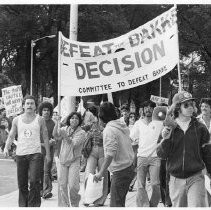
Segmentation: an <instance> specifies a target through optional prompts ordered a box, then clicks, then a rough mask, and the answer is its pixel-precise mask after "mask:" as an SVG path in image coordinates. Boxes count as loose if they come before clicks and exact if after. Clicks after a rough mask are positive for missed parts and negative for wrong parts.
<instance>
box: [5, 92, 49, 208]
mask: <svg viewBox="0 0 211 210" xmlns="http://www.w3.org/2000/svg"><path fill="white" fill-rule="evenodd" d="M23 108H24V113H23V114H21V115H19V116H17V117H15V118H14V120H13V122H12V128H11V130H10V133H9V136H8V138H7V142H6V146H5V148H4V155H5V156H8V151H9V149H10V147H11V144H12V142H13V140H14V138H15V136H16V135H18V141H17V149H16V162H17V178H18V188H19V200H18V204H19V206H20V207H40V205H41V198H40V167H41V166H40V164H41V158H42V154H41V138H42V139H43V140H44V143H45V149H46V161H47V162H48V163H49V162H50V159H51V157H50V149H49V139H48V131H47V128H46V124H45V120H44V119H43V118H42V117H40V116H39V115H37V114H36V113H35V110H36V103H35V98H34V97H33V96H31V95H27V96H25V98H24V100H23ZM28 183H29V186H28Z"/></svg>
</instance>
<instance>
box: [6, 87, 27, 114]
mask: <svg viewBox="0 0 211 210" xmlns="http://www.w3.org/2000/svg"><path fill="white" fill-rule="evenodd" d="M2 98H3V100H4V106H5V109H6V116H7V117H9V116H14V115H17V114H19V113H21V112H22V110H23V109H22V100H23V94H22V89H21V85H17V86H10V87H7V88H3V89H2Z"/></svg>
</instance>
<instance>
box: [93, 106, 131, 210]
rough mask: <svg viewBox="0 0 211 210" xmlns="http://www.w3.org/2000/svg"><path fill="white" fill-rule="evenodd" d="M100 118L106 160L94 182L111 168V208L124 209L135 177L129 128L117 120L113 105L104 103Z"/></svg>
mask: <svg viewBox="0 0 211 210" xmlns="http://www.w3.org/2000/svg"><path fill="white" fill-rule="evenodd" d="M99 118H100V120H102V122H103V123H104V125H105V128H104V131H103V146H104V154H105V158H104V161H103V164H102V167H101V169H100V171H99V172H98V173H96V174H95V176H94V180H95V181H99V180H100V179H101V178H102V176H103V174H105V171H106V170H107V169H108V168H109V171H110V172H111V173H112V179H111V189H110V194H111V199H110V206H111V207H124V206H125V201H126V195H127V193H128V190H129V186H130V183H131V181H132V179H133V176H134V170H133V160H134V153H133V149H132V145H131V141H130V137H129V128H128V127H127V125H126V124H125V123H123V122H122V121H121V120H120V119H117V115H116V110H115V107H114V105H113V104H112V103H109V102H104V103H103V104H102V105H101V106H100V110H99Z"/></svg>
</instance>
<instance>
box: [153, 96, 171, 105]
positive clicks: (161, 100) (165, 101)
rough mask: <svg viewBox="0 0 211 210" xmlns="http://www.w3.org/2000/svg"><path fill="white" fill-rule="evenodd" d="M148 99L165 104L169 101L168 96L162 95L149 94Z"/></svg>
mask: <svg viewBox="0 0 211 210" xmlns="http://www.w3.org/2000/svg"><path fill="white" fill-rule="evenodd" d="M150 100H151V101H153V102H154V103H156V104H167V105H168V102H169V99H168V98H163V97H159V96H154V95H151V97H150Z"/></svg>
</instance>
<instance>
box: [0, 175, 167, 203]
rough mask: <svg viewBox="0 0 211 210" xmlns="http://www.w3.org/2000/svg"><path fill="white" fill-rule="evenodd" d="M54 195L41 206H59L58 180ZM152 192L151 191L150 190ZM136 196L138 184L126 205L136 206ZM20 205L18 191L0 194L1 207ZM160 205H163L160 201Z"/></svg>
mask: <svg viewBox="0 0 211 210" xmlns="http://www.w3.org/2000/svg"><path fill="white" fill-rule="evenodd" d="M83 176H84V174H83V173H81V183H80V192H79V193H80V194H81V201H80V204H79V206H80V207H84V206H83V200H84V199H83V198H84V195H83V194H84V192H83ZM52 193H53V197H52V198H51V199H47V200H44V199H42V204H41V207H57V206H58V205H57V202H58V184H57V181H54V182H53V191H52ZM149 193H150V192H149ZM135 197H136V186H135V187H134V191H133V192H128V194H127V198H126V207H135V206H136V204H135ZM109 202H110V198H109V196H108V197H107V199H106V202H105V207H109ZM17 206H18V191H17V190H16V191H14V192H11V193H9V194H6V195H2V196H0V207H17ZM159 206H160V207H162V206H163V205H162V204H161V203H160V204H159Z"/></svg>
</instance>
